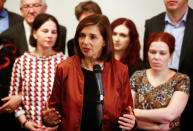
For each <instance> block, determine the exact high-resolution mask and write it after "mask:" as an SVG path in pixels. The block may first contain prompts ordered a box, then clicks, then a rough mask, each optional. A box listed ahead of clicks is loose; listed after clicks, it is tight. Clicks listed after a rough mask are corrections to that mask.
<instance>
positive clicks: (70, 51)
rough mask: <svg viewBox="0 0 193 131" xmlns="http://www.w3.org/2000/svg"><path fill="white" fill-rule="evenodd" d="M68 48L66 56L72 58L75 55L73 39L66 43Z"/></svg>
mask: <svg viewBox="0 0 193 131" xmlns="http://www.w3.org/2000/svg"><path fill="white" fill-rule="evenodd" d="M67 47H68V56H73V55H74V54H75V52H74V39H71V40H69V41H68V43H67Z"/></svg>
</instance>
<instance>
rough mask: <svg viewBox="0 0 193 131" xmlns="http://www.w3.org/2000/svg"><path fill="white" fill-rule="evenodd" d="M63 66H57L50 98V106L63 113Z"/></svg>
mask: <svg viewBox="0 0 193 131" xmlns="http://www.w3.org/2000/svg"><path fill="white" fill-rule="evenodd" d="M62 81H63V80H62V68H59V67H57V68H56V74H55V78H54V85H53V89H52V94H51V97H50V99H49V107H50V108H51V107H53V108H56V110H58V111H59V112H60V113H61V114H62V103H61V96H62V95H61V92H62Z"/></svg>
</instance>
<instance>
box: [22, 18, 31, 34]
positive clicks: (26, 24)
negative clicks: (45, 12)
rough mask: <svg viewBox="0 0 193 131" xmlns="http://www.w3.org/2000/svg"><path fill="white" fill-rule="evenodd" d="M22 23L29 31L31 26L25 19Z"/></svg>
mask: <svg viewBox="0 0 193 131" xmlns="http://www.w3.org/2000/svg"><path fill="white" fill-rule="evenodd" d="M23 24H24V28H25V29H26V30H27V31H29V32H31V26H30V25H29V24H28V23H27V22H26V21H25V20H24V21H23Z"/></svg>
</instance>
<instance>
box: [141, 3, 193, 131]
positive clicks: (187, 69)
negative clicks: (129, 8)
mask: <svg viewBox="0 0 193 131" xmlns="http://www.w3.org/2000/svg"><path fill="white" fill-rule="evenodd" d="M164 4H165V7H166V12H164V13H161V14H159V15H157V16H154V17H153V18H151V19H149V20H147V21H146V23H145V35H144V46H143V47H144V48H143V49H144V50H143V51H144V52H143V56H144V57H143V58H144V61H146V62H147V50H146V45H145V44H146V42H147V39H148V37H149V35H150V34H151V33H152V32H163V31H164V32H169V33H171V34H172V35H174V37H175V39H176V43H175V51H174V53H173V57H172V60H171V62H170V63H169V65H168V66H169V68H172V69H174V70H177V71H179V72H182V73H185V74H187V75H188V76H189V77H190V83H191V84H190V85H191V86H190V88H191V89H190V97H189V101H188V103H187V105H186V108H185V110H184V112H183V114H182V118H181V130H182V131H186V130H189V129H191V128H192V126H191V124H190V123H191V122H190V119H191V117H190V116H191V115H190V114H192V113H193V108H192V105H193V103H192V95H193V94H192V90H193V60H192V57H193V10H192V9H191V8H190V7H188V0H175V1H171V0H164Z"/></svg>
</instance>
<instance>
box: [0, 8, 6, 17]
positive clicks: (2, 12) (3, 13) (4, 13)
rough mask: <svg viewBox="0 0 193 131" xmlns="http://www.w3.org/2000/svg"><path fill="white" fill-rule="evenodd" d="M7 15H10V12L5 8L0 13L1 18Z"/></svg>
mask: <svg viewBox="0 0 193 131" xmlns="http://www.w3.org/2000/svg"><path fill="white" fill-rule="evenodd" d="M6 16H8V12H7V11H6V10H5V9H3V10H2V11H1V13H0V18H4V17H6Z"/></svg>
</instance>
